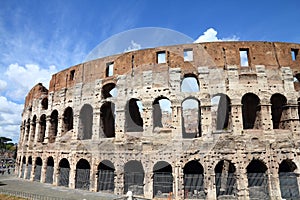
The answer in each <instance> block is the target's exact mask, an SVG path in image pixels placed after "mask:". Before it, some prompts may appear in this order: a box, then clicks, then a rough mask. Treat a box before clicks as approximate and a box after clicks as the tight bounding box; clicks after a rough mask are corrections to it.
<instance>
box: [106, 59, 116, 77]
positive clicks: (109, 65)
mask: <svg viewBox="0 0 300 200" xmlns="http://www.w3.org/2000/svg"><path fill="white" fill-rule="evenodd" d="M113 75H114V63H113V62H110V63H107V64H106V77H109V76H113Z"/></svg>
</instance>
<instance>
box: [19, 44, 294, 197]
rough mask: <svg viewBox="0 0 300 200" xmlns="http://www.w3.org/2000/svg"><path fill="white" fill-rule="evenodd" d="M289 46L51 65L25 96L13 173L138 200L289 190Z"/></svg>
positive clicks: (164, 52) (165, 52)
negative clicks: (52, 70)
mask: <svg viewBox="0 0 300 200" xmlns="http://www.w3.org/2000/svg"><path fill="white" fill-rule="evenodd" d="M299 49H300V44H295V43H282V42H239V41H238V42H207V43H192V44H183V45H173V46H162V47H157V48H149V49H142V50H136V51H131V52H126V53H122V54H118V55H112V56H107V57H104V58H99V59H95V60H92V61H88V62H84V63H81V64H78V65H76V66H72V67H70V68H67V69H65V70H63V71H60V72H58V73H56V74H54V75H53V76H52V79H51V81H50V84H49V89H47V88H45V87H44V86H43V85H42V84H40V83H39V84H37V85H35V86H34V87H33V88H32V89H31V90H30V92H29V93H28V95H27V96H26V100H25V106H24V111H23V114H22V124H21V128H20V141H19V145H18V147H19V148H18V157H17V167H16V173H17V174H18V177H20V178H23V179H28V181H38V182H42V183H50V184H53V185H58V186H62V187H69V188H77V189H82V190H89V191H94V192H104V193H114V194H117V195H123V194H126V193H127V192H128V191H132V192H133V193H134V195H135V196H140V197H143V198H148V199H209V200H213V199H215V200H216V199H243V200H247V199H276V200H277V199H300V195H299V187H298V185H299V183H300V178H299V172H300V171H299V167H300V149H299V147H300V124H299V114H300V113H299V112H300V109H299V102H300V93H299V91H300V82H299V81H300V55H299Z"/></svg>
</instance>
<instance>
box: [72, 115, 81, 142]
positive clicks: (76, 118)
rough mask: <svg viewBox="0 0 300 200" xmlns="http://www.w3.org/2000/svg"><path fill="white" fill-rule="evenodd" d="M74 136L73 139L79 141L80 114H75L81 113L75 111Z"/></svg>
mask: <svg viewBox="0 0 300 200" xmlns="http://www.w3.org/2000/svg"><path fill="white" fill-rule="evenodd" d="M73 112H74V114H73V130H74V131H73V135H72V139H73V140H77V138H78V129H79V114H75V113H79V112H80V111H73Z"/></svg>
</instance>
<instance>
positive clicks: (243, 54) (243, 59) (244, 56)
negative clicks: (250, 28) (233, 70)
mask: <svg viewBox="0 0 300 200" xmlns="http://www.w3.org/2000/svg"><path fill="white" fill-rule="evenodd" d="M240 65H241V66H242V67H248V66H249V49H240Z"/></svg>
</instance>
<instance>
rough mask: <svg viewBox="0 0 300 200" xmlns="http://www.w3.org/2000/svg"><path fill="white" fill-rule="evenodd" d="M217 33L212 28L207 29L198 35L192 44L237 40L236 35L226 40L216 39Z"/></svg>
mask: <svg viewBox="0 0 300 200" xmlns="http://www.w3.org/2000/svg"><path fill="white" fill-rule="evenodd" d="M217 34H218V32H217V31H216V30H215V29H214V28H209V29H207V30H206V31H205V32H204V33H203V34H202V35H200V36H199V37H198V38H197V39H196V40H195V41H194V43H200V42H215V41H237V40H239V38H238V37H237V36H236V35H233V36H231V37H226V38H221V39H220V38H218V36H217Z"/></svg>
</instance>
